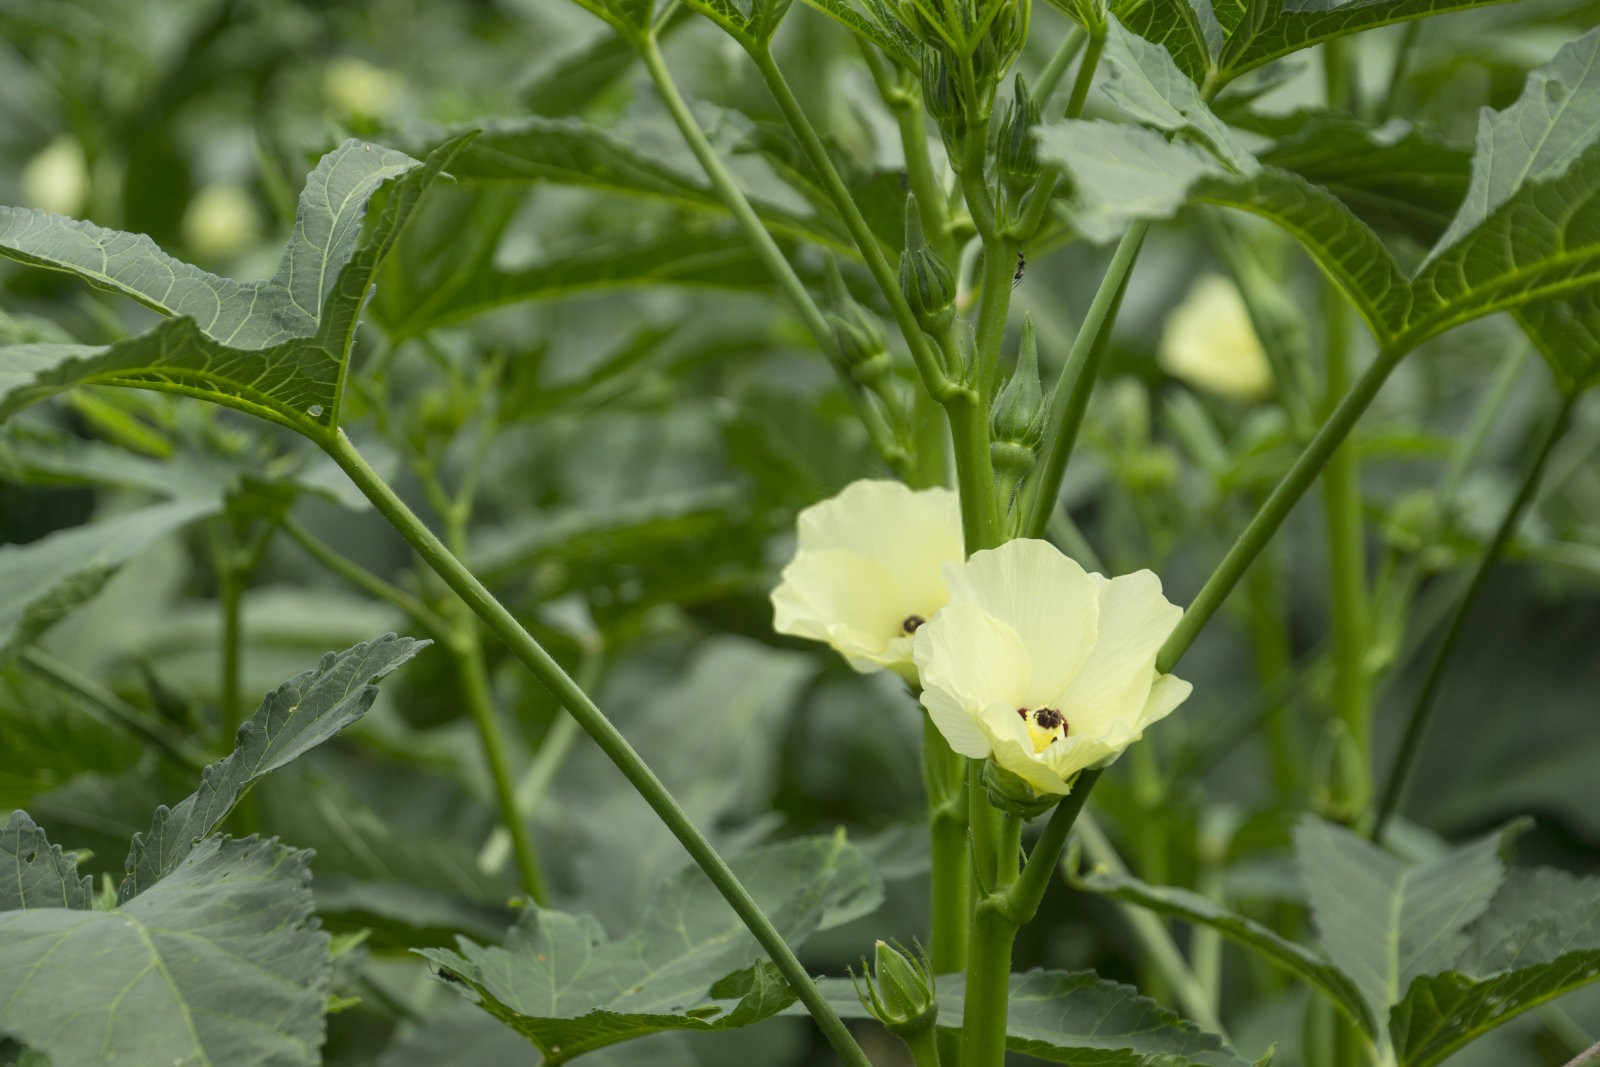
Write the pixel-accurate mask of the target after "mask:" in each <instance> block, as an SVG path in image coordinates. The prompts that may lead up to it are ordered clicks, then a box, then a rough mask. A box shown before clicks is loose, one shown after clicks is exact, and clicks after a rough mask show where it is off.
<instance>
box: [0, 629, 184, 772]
mask: <svg viewBox="0 0 1600 1067" xmlns="http://www.w3.org/2000/svg"><path fill="white" fill-rule="evenodd" d="M19 657H20V659H21V660H22V663H23V664H24V665H25V666H26V667H27V668H28V669H29V670H31V671H33V672H34V673H35V674H37V675H39V676H40V677H41V678H43V679H45V680H46V681H48V682H50V683H51V684H52V685H54V686H56V687H57V688H58V689H61V690H63V691H65V692H68V693H71V694H72V695H73V696H76V697H78V698H79V699H80V700H82V701H83V702H84V703H85V704H87V705H88V706H89V707H90V708H91V709H93V712H92V713H94V714H95V715H96V718H100V719H101V721H102V722H106V723H110V724H114V725H116V726H119V727H121V728H122V729H124V730H127V731H128V732H129V733H132V734H134V735H136V736H138V737H141V738H143V739H144V740H146V741H148V742H150V743H151V744H152V745H154V746H155V747H157V748H159V749H160V750H161V751H163V752H165V753H166V754H167V755H169V756H171V757H172V758H173V759H175V760H177V761H178V762H179V763H182V764H183V765H184V766H186V767H187V768H188V769H189V770H191V771H200V770H203V769H204V768H205V766H206V764H208V763H210V762H211V760H212V758H213V757H212V756H211V754H210V753H208V752H206V751H204V750H203V749H201V748H198V747H197V746H195V745H194V744H193V743H191V742H190V741H189V740H188V739H187V738H185V737H184V736H183V735H182V734H181V733H179V732H178V731H177V730H174V729H173V728H172V726H171V724H170V723H168V722H167V721H166V720H164V719H162V718H160V717H158V716H155V715H152V714H150V713H149V712H147V711H145V710H144V709H142V708H136V707H134V706H133V705H132V704H129V703H128V702H127V701H125V700H123V699H122V698H121V697H119V696H117V695H116V694H115V693H113V692H112V691H111V690H109V689H107V688H105V687H104V686H102V685H101V684H100V683H99V682H97V681H95V680H94V679H93V678H90V677H88V676H87V675H85V674H82V673H80V672H79V671H78V670H77V669H76V668H74V667H72V666H71V665H69V664H66V663H62V662H61V661H60V660H58V659H56V658H55V657H54V656H52V655H50V654H49V653H48V652H46V651H45V650H44V649H42V648H39V647H38V646H37V645H29V646H26V647H24V648H23V649H22V651H21V652H20V654H19Z"/></svg>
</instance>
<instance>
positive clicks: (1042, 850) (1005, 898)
mask: <svg viewBox="0 0 1600 1067" xmlns="http://www.w3.org/2000/svg"><path fill="white" fill-rule="evenodd" d="M1099 779H1100V772H1099V771H1084V772H1083V773H1082V774H1080V775H1079V776H1078V781H1077V783H1076V784H1075V785H1074V786H1073V790H1072V792H1071V793H1068V794H1067V795H1066V796H1065V797H1063V798H1062V799H1061V801H1060V802H1059V803H1058V804H1057V805H1056V806H1055V809H1054V810H1052V811H1051V813H1050V819H1049V821H1048V822H1046V823H1045V827H1044V831H1043V833H1041V834H1040V836H1039V840H1038V842H1037V843H1035V845H1034V847H1033V852H1032V853H1031V854H1030V855H1029V856H1028V862H1027V864H1026V865H1025V866H1024V867H1023V869H1022V871H1021V872H1020V873H1019V872H1018V870H1017V852H1018V842H1019V840H1020V837H1021V833H1022V819H1021V818H1020V817H1019V816H1016V815H1011V814H1006V815H1004V817H1003V818H1002V819H1001V821H1000V827H999V832H998V834H996V835H995V839H996V840H995V845H996V849H995V851H994V853H993V854H992V855H991V856H988V857H987V858H988V859H991V860H992V861H993V862H994V864H995V866H994V867H993V868H992V873H991V875H990V876H989V877H988V878H987V879H985V881H986V882H987V883H988V884H989V886H990V887H991V888H990V890H989V892H987V893H985V894H984V895H983V896H982V897H981V898H980V899H979V900H978V902H977V906H976V908H975V909H974V915H973V920H972V944H971V947H970V948H968V950H967V988H966V1000H965V1002H964V1004H963V1006H962V1014H961V1063H962V1065H963V1067H1004V1063H1005V1056H1006V1021H1007V1010H1008V1006H1009V1000H1010V996H1011V951H1012V946H1013V945H1014V944H1015V943H1016V938H1017V931H1019V930H1020V929H1022V927H1023V926H1024V925H1026V924H1027V923H1028V922H1029V921H1030V920H1031V919H1032V918H1033V917H1034V915H1035V914H1036V913H1037V912H1038V910H1039V903H1040V901H1042V900H1043V899H1044V894H1045V890H1046V889H1047V888H1049V885H1050V879H1051V878H1052V876H1053V875H1054V874H1055V869H1056V864H1057V863H1058V862H1059V861H1060V858H1061V850H1062V848H1063V847H1064V846H1065V845H1066V843H1067V836H1068V835H1069V834H1070V833H1071V832H1072V824H1073V823H1074V822H1075V821H1076V820H1077V818H1078V815H1079V813H1081V812H1082V811H1083V805H1084V803H1085V802H1086V801H1087V800H1088V799H1089V794H1090V792H1092V791H1093V789H1094V786H1095V783H1096V782H1097V781H1099ZM985 803H986V802H985ZM984 859H985V856H984V854H982V853H980V852H979V851H978V850H977V848H976V847H974V850H973V862H974V863H975V864H976V863H981V862H984Z"/></svg>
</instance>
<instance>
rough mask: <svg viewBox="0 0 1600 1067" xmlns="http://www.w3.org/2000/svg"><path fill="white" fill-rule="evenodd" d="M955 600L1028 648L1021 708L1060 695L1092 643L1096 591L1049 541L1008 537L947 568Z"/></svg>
mask: <svg viewBox="0 0 1600 1067" xmlns="http://www.w3.org/2000/svg"><path fill="white" fill-rule="evenodd" d="M945 575H946V577H945V581H946V583H947V584H948V585H949V587H950V599H951V603H952V605H954V604H957V603H968V604H972V605H974V606H976V607H978V608H980V609H982V610H983V611H985V612H987V613H988V614H989V615H990V616H991V617H993V618H994V619H995V620H997V621H999V622H1002V623H1004V624H1005V625H1007V626H1009V627H1010V628H1011V629H1012V630H1014V631H1015V632H1016V634H1017V636H1018V637H1019V638H1020V639H1021V640H1022V644H1023V646H1024V647H1025V648H1026V649H1027V654H1028V665H1029V668H1030V670H1029V675H1028V680H1027V688H1026V689H1025V690H1024V691H1023V692H1022V693H1021V694H1019V697H1020V700H1019V706H1026V707H1029V708H1036V707H1042V706H1045V705H1047V704H1049V702H1050V701H1052V700H1054V699H1056V698H1057V697H1058V696H1059V695H1060V694H1061V693H1062V691H1064V690H1065V689H1066V687H1067V683H1069V682H1070V681H1071V680H1072V678H1073V677H1074V676H1075V675H1076V674H1077V673H1078V670H1079V668H1080V667H1082V665H1083V663H1084V661H1085V660H1086V659H1087V658H1088V656H1089V652H1090V650H1091V649H1092V648H1093V647H1094V639H1095V631H1096V626H1097V620H1098V616H1099V610H1100V608H1099V596H1098V593H1097V590H1096V588H1095V583H1094V581H1093V579H1091V578H1090V576H1089V575H1088V574H1087V573H1086V572H1085V571H1084V569H1083V568H1082V567H1080V566H1078V565H1077V563H1075V562H1073V561H1072V560H1071V559H1069V558H1068V557H1067V556H1064V555H1062V553H1061V551H1060V550H1059V549H1057V548H1056V547H1055V546H1054V545H1052V544H1050V543H1049V542H1048V541H1038V540H1032V539H1024V540H1019V541H1009V542H1007V543H1006V544H1004V545H1001V546H1000V547H999V548H993V549H987V550H985V551H982V552H974V553H973V554H972V558H971V559H969V560H968V561H967V562H966V563H965V564H962V565H959V566H947V567H946V568H945Z"/></svg>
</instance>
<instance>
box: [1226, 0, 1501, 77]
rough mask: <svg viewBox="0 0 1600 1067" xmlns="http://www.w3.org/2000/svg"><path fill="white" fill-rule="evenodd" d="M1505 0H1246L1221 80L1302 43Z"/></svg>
mask: <svg viewBox="0 0 1600 1067" xmlns="http://www.w3.org/2000/svg"><path fill="white" fill-rule="evenodd" d="M1506 2H1507V0H1248V3H1247V4H1245V5H1244V6H1246V7H1247V8H1248V9H1249V13H1248V14H1247V15H1246V16H1245V18H1244V19H1243V21H1242V22H1241V23H1240V24H1239V26H1238V28H1237V29H1235V30H1234V31H1233V34H1232V35H1231V36H1230V37H1229V39H1228V43H1227V44H1226V45H1225V46H1224V48H1223V49H1222V54H1221V61H1220V64H1219V65H1220V68H1221V69H1220V71H1219V73H1218V75H1217V78H1218V80H1219V82H1226V81H1231V80H1232V79H1234V78H1237V77H1238V76H1239V75H1241V74H1243V73H1245V72H1246V71H1249V70H1254V69H1255V68H1256V67H1259V66H1261V65H1262V64H1263V63H1270V62H1272V61H1273V60H1274V59H1279V58H1282V57H1283V56H1286V55H1289V54H1291V53H1293V52H1298V51H1299V50H1300V49H1302V48H1310V47H1311V46H1312V45H1316V44H1321V43H1322V42H1323V41H1331V40H1333V39H1335V38H1337V37H1344V36H1347V35H1349V34H1352V33H1361V32H1362V31H1364V30H1372V29H1377V28H1378V27H1380V26H1392V25H1394V24H1395V23H1397V22H1407V21H1409V20H1411V19H1420V18H1427V17H1428V16H1430V15H1442V14H1445V13H1446V12H1450V11H1465V10H1467V9H1469V8H1474V7H1487V6H1489V5H1491V4H1500V3H1506Z"/></svg>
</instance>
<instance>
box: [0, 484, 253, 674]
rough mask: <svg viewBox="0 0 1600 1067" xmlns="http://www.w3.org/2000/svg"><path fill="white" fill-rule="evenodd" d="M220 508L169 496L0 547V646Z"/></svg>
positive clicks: (17, 640) (27, 638) (15, 641)
mask: <svg viewBox="0 0 1600 1067" xmlns="http://www.w3.org/2000/svg"><path fill="white" fill-rule="evenodd" d="M221 508H222V500H221V498H220V497H213V498H212V499H209V500H207V499H203V498H202V499H180V500H173V501H168V502H166V503H161V504H152V505H150V506H148V507H143V508H139V509H137V510H134V511H128V512H123V513H122V514H120V515H113V516H111V517H109V518H104V519H97V520H95V521H93V522H89V523H85V524H83V525H82V526H73V527H71V528H70V529H66V530H60V531H57V532H56V533H52V534H47V535H46V536H44V537H41V538H39V539H38V540H37V541H30V542H28V543H27V544H21V545H4V546H0V651H4V650H5V649H7V648H12V647H15V646H19V645H25V644H27V643H29V642H31V641H32V640H34V639H35V638H36V637H38V636H39V635H40V634H42V633H43V632H44V631H45V630H47V629H49V628H50V627H51V626H53V625H54V624H55V623H57V622H59V621H60V620H61V618H62V617H63V616H65V615H66V614H67V613H68V612H70V611H72V610H73V609H74V608H77V607H79V606H80V605H82V604H84V603H86V602H87V601H89V600H90V599H92V598H93V597H94V596H95V594H97V593H99V592H100V590H101V588H103V587H104V586H105V583H106V582H107V581H109V580H110V579H111V576H112V575H113V574H115V573H116V572H117V569H118V568H119V567H121V566H122V565H123V564H124V563H126V562H127V561H128V560H129V559H132V558H133V557H134V556H135V555H137V554H138V553H139V552H141V551H143V550H144V549H145V548H147V547H149V546H150V545H151V544H153V543H155V542H156V541H157V540H159V539H161V538H162V537H165V536H167V535H168V534H171V533H173V532H175V531H177V530H179V529H181V528H183V527H184V526H186V525H188V524H189V523H190V522H193V521H194V520H195V519H198V518H200V517H202V516H204V515H211V514H215V513H217V512H218V511H220V510H221Z"/></svg>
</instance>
